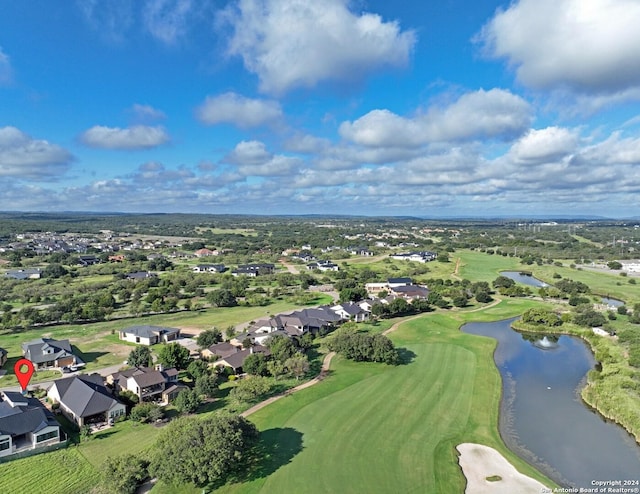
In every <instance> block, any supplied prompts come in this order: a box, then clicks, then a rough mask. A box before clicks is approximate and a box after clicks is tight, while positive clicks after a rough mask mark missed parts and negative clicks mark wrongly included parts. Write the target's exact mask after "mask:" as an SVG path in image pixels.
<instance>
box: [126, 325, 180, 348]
mask: <svg viewBox="0 0 640 494" xmlns="http://www.w3.org/2000/svg"><path fill="white" fill-rule="evenodd" d="M119 336H120V339H121V340H124V341H128V342H130V343H136V344H138V345H147V346H149V345H155V344H157V343H168V342H170V341H175V340H177V339H179V338H180V329H179V328H168V327H164V326H131V327H128V328H124V329H122V330H120V331H119Z"/></svg>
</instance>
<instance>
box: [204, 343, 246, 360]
mask: <svg viewBox="0 0 640 494" xmlns="http://www.w3.org/2000/svg"><path fill="white" fill-rule="evenodd" d="M240 350H242V347H240V346H237V345H232V344H231V343H229V342H227V341H223V342H222V343H216V344H215V345H211V346H210V347H209V348H205V349H204V350H202V351H201V352H200V355H202V357H203V358H207V359H210V358H214V357H216V358H225V357H228V356H229V355H233V354H234V353H237V352H239V351H240Z"/></svg>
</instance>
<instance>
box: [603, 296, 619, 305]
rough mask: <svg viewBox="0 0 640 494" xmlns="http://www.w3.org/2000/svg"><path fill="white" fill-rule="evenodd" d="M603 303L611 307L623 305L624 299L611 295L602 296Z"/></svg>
mask: <svg viewBox="0 0 640 494" xmlns="http://www.w3.org/2000/svg"><path fill="white" fill-rule="evenodd" d="M602 303H603V304H604V305H608V306H610V307H621V306H623V305H624V301H622V300H618V299H617V298H610V297H602Z"/></svg>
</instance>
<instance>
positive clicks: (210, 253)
mask: <svg viewBox="0 0 640 494" xmlns="http://www.w3.org/2000/svg"><path fill="white" fill-rule="evenodd" d="M219 254H220V252H219V251H217V250H209V249H198V250H196V251H195V252H194V253H193V255H194V256H196V257H208V256H217V255H219Z"/></svg>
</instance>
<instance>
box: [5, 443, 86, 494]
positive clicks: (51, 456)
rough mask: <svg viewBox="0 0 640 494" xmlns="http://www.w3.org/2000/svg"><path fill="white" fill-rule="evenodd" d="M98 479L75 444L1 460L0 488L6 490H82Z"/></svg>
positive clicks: (59, 493)
mask: <svg viewBox="0 0 640 494" xmlns="http://www.w3.org/2000/svg"><path fill="white" fill-rule="evenodd" d="M98 480H99V479H98V472H97V471H96V470H95V469H94V468H93V466H92V465H91V464H90V463H89V462H88V461H87V460H86V459H85V457H84V456H82V454H80V452H79V450H78V448H76V447H74V446H70V447H68V448H67V449H62V450H58V451H53V452H51V453H45V454H40V455H36V456H31V457H29V458H24V459H21V460H13V461H10V462H8V463H3V464H0V486H1V489H0V491H1V492H7V493H9V492H16V493H20V492H25V493H29V494H50V493H52V492H55V493H56V494H79V493H86V492H90V491H91V488H92V487H93V486H94V485H96V483H97V481H98Z"/></svg>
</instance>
